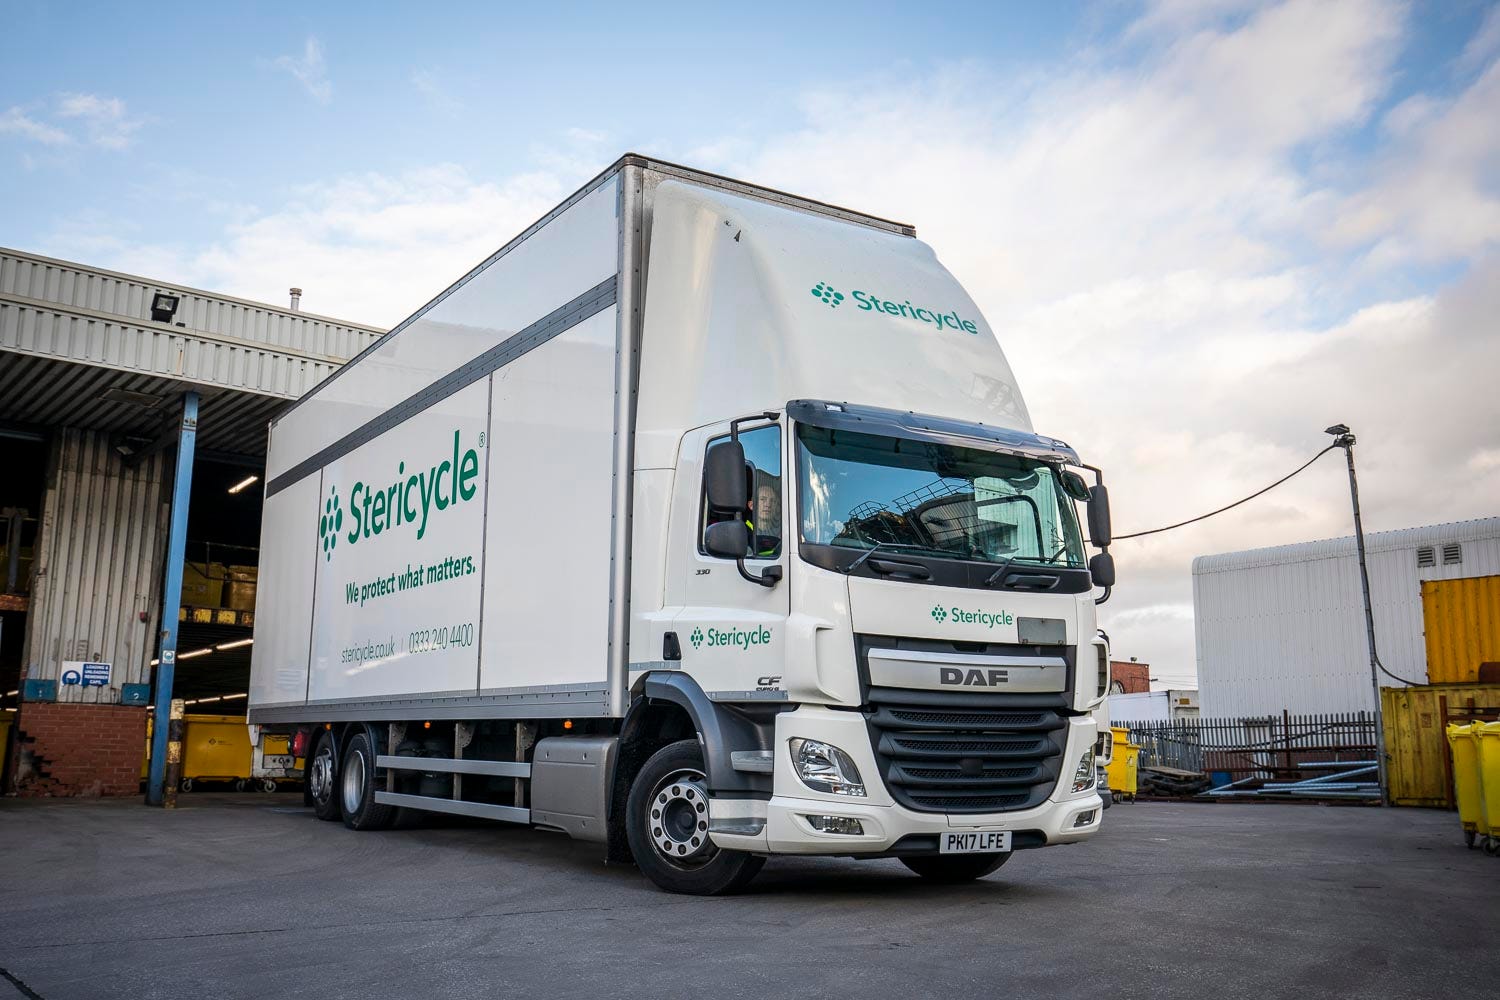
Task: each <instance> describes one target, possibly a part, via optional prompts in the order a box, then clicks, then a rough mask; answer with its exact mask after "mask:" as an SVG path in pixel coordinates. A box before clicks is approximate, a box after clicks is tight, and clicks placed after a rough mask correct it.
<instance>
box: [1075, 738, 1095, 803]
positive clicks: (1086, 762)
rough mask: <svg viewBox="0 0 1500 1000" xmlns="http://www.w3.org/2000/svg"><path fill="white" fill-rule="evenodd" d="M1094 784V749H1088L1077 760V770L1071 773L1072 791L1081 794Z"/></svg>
mask: <svg viewBox="0 0 1500 1000" xmlns="http://www.w3.org/2000/svg"><path fill="white" fill-rule="evenodd" d="M1093 784H1094V748H1093V747H1089V748H1088V749H1087V750H1085V751H1084V752H1083V756H1082V757H1080V758H1079V759H1078V770H1076V771H1074V772H1073V791H1075V792H1081V791H1083V790H1084V789H1085V788H1089V787H1090V786H1092V785H1093Z"/></svg>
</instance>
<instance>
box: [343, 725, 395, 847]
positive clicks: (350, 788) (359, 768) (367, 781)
mask: <svg viewBox="0 0 1500 1000" xmlns="http://www.w3.org/2000/svg"><path fill="white" fill-rule="evenodd" d="M338 786H339V806H340V807H341V809H342V812H343V814H344V825H345V826H347V827H348V828H349V829H351V830H384V829H385V828H386V827H388V826H390V825H391V821H392V820H394V819H395V818H396V809H395V807H394V806H387V805H382V804H380V803H378V802H376V801H375V752H374V751H373V750H372V749H371V747H370V737H369V734H368V733H366V732H365V731H364V730H363V729H361V730H359V731H358V732H356V733H355V734H354V735H353V736H351V737H349V739H348V740H347V741H346V742H345V744H344V762H343V765H342V766H341V767H340V768H339V780H338Z"/></svg>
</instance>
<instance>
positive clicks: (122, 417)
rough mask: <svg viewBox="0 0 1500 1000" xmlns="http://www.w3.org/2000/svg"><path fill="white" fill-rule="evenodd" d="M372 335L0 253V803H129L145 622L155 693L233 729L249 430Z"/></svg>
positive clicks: (253, 495)
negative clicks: (61, 799) (172, 627)
mask: <svg viewBox="0 0 1500 1000" xmlns="http://www.w3.org/2000/svg"><path fill="white" fill-rule="evenodd" d="M382 332H383V331H381V330H378V329H375V328H372V327H368V326H361V325H359V324H355V323H348V322H344V321H342V320H336V319H329V318H327V317H324V316H315V315H311V314H309V313H304V312H301V311H299V310H298V309H297V308H296V296H295V295H294V296H293V301H292V306H291V307H290V308H282V307H277V306H272V305H267V304H265V303H261V302H250V301H246V300H243V299H236V298H232V297H229V296H225V295H216V294H213V293H210V292H203V291H199V290H197V289H192V288H185V287H182V286H180V285H173V284H169V283H166V282H161V281H155V280H151V279H146V278H139V277H134V276H131V275H127V274H118V273H115V272H112V271H104V270H100V269H98V268H92V267H86V266H83V265H79V264H74V263H69V262H67V261H60V260H53V259H50V258H46V257H40V256H37V255H35V254H29V253H22V252H18V251H14V250H6V249H0V467H3V468H4V469H5V475H4V476H3V477H0V520H3V523H0V544H3V548H0V573H3V575H4V593H3V594H0V697H3V701H0V737H3V738H0V748H3V753H4V764H3V768H4V769H3V771H0V783H3V785H4V787H5V790H6V791H8V792H14V793H18V794H22V795H80V794H83V795H87V794H134V793H135V792H136V791H137V789H138V787H139V781H140V772H141V758H142V749H143V746H144V739H145V732H146V712H147V707H148V706H149V705H150V704H151V703H152V700H153V691H152V683H153V668H154V667H155V661H156V659H157V658H158V648H159V644H160V642H161V638H162V633H163V627H162V626H163V624H164V623H165V622H169V621H170V620H171V619H170V618H167V617H165V616H171V618H175V619H176V620H177V622H178V627H179V630H180V631H179V635H178V639H177V644H176V649H177V651H178V653H177V669H176V680H175V684H174V693H175V694H176V695H177V696H178V697H182V698H185V699H188V700H190V701H192V702H194V703H197V704H200V705H202V706H204V707H207V706H209V705H213V706H214V707H215V708H217V709H221V710H222V711H225V712H230V713H233V712H238V713H241V714H242V713H243V711H244V709H243V704H244V703H243V698H244V696H245V691H246V686H247V681H248V677H249V664H250V657H249V647H250V645H251V642H252V628H253V625H254V607H255V603H254V602H255V589H254V588H255V577H256V563H257V558H256V553H257V550H258V546H259V534H260V505H261V495H262V489H263V485H264V483H263V476H264V465H265V452H266V426H267V423H268V421H269V420H270V419H271V418H272V417H273V416H274V415H276V414H277V413H278V412H279V411H280V410H281V409H282V408H283V407H285V406H286V405H287V404H288V403H289V402H290V401H291V400H294V399H296V398H297V397H299V396H301V395H302V394H303V393H305V392H307V391H308V390H309V389H311V388H312V387H313V386H315V385H317V384H318V383H319V382H321V381H322V380H323V379H325V378H327V377H328V376H329V375H330V374H331V373H332V372H334V371H336V370H337V369H338V368H339V366H340V365H342V364H343V363H344V362H345V361H347V360H348V359H349V358H351V357H353V356H354V355H355V354H357V353H359V352H360V351H361V350H363V349H364V348H365V347H367V346H368V345H370V344H372V343H374V342H375V341H376V340H377V339H378V338H379V337H380V335H381V333H382ZM183 452H186V453H188V454H190V455H191V457H192V466H191V475H190V476H184V477H182V478H181V480H180V481H179V479H178V477H177V474H176V469H177V467H178V461H177V457H178V455H179V453H183ZM174 515H175V516H177V517H181V518H183V526H184V527H185V532H184V531H179V532H178V533H177V537H179V538H182V539H183V542H184V544H183V546H182V551H181V554H180V556H179V557H178V558H180V560H181V563H179V565H182V566H183V586H182V594H181V600H180V601H178V600H177V599H176V598H175V597H174V598H172V599H171V603H170V604H169V606H166V607H164V606H163V604H164V600H165V595H164V578H165V576H166V575H167V574H166V572H165V570H166V567H167V564H168V562H169V561H173V560H172V559H170V558H169V553H168V539H169V537H171V536H172V534H173V533H172V531H171V530H170V526H171V524H172V522H173V519H174ZM308 530H309V532H311V531H313V530H315V526H314V525H309V526H308Z"/></svg>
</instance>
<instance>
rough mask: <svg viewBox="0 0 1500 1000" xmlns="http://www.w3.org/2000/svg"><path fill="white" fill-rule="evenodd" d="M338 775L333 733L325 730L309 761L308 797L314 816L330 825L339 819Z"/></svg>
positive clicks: (320, 735) (319, 736)
mask: <svg viewBox="0 0 1500 1000" xmlns="http://www.w3.org/2000/svg"><path fill="white" fill-rule="evenodd" d="M338 773H339V767H338V757H337V756H336V755H335V754H334V751H333V733H331V732H329V731H328V730H326V729H325V730H323V732H322V733H320V734H318V744H317V747H316V748H315V749H314V750H313V753H312V756H311V757H309V758H308V759H307V791H306V797H307V799H308V800H309V801H310V802H311V803H312V809H313V815H314V816H316V817H318V819H321V820H327V821H328V822H330V823H332V822H334V821H336V820H337V819H338V818H339V796H338V788H337V787H336V786H337V778H338Z"/></svg>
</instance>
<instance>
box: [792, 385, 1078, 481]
mask: <svg viewBox="0 0 1500 1000" xmlns="http://www.w3.org/2000/svg"><path fill="white" fill-rule="evenodd" d="M786 413H787V416H789V417H791V418H792V419H793V420H796V421H799V422H800V423H804V424H811V425H812V426H814V427H826V428H828V429H830V430H847V431H858V432H859V433H861V434H881V435H884V436H886V437H896V438H902V439H905V440H908V441H928V442H931V443H933V444H946V445H956V446H958V447H961V448H985V449H988V450H992V451H1004V452H1010V453H1011V454H1015V455H1022V456H1025V457H1026V458H1035V459H1039V460H1041V461H1044V462H1065V463H1067V464H1069V465H1078V464H1079V459H1078V453H1077V452H1076V451H1074V450H1073V449H1072V448H1071V447H1070V446H1069V445H1068V444H1067V442H1065V441H1059V440H1057V439H1056V438H1050V437H1044V436H1042V435H1040V434H1031V433H1029V432H1027V431H1018V430H1013V429H1011V428H1009V427H992V426H990V425H989V424H977V423H971V422H969V421H967V420H950V419H948V418H946V417H934V416H929V415H927V414H924V413H913V412H912V411H910V410H891V409H886V408H885V407H882V406H862V405H860V404H857V403H834V402H830V401H828V400H823V399H794V400H792V401H791V402H790V403H788V404H787V405H786Z"/></svg>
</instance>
